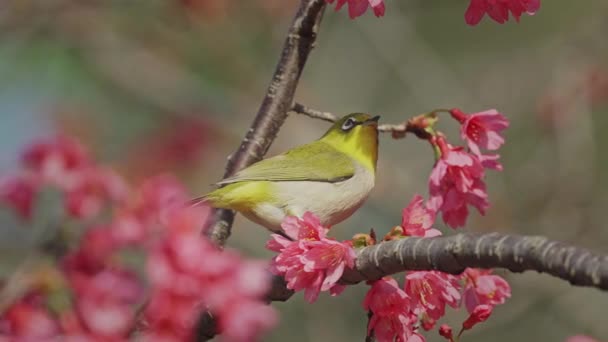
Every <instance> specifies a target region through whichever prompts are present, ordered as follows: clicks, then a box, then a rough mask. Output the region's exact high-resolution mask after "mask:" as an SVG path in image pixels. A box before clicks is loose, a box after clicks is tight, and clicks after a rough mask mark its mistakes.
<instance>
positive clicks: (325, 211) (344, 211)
mask: <svg viewBox="0 0 608 342" xmlns="http://www.w3.org/2000/svg"><path fill="white" fill-rule="evenodd" d="M374 183H375V176H374V174H373V173H372V172H371V171H369V170H367V169H366V168H365V167H363V166H360V165H357V167H356V170H355V174H354V175H353V177H351V178H349V179H347V180H344V181H342V182H336V183H329V182H312V181H310V182H309V181H297V182H295V181H294V182H277V183H276V184H275V186H276V189H277V192H276V194H277V199H278V202H280V203H283V204H284V205H285V207H284V209H285V210H286V211H287V212H288V213H290V214H293V215H302V214H303V213H304V212H306V211H310V212H312V213H313V214H315V215H316V216H318V217H319V218H320V220H321V222H322V223H323V224H325V225H330V226H331V225H334V224H336V223H339V222H341V221H343V220H345V219H346V218H348V217H349V216H351V215H352V214H353V213H354V212H355V211H356V210H357V209H358V208H359V207H361V205H362V204H363V202H364V201H365V200H366V199H367V197H368V195H369V193H370V192H371V190H372V189H373V187H374Z"/></svg>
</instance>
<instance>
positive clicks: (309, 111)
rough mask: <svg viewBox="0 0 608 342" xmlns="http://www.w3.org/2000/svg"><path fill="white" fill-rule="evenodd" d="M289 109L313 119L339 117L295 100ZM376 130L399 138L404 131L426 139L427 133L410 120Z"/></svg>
mask: <svg viewBox="0 0 608 342" xmlns="http://www.w3.org/2000/svg"><path fill="white" fill-rule="evenodd" d="M291 110H292V111H293V112H295V113H298V114H303V115H306V116H308V117H311V118H313V119H320V120H324V121H328V122H336V121H337V120H338V119H339V117H338V116H337V115H335V114H332V113H329V112H322V111H320V110H316V109H313V108H310V107H307V106H305V105H303V104H301V103H298V102H295V103H294V104H293V107H292V108H291ZM378 131H380V132H385V133H391V134H392V136H393V138H395V139H400V138H403V137H405V134H406V133H408V132H409V133H414V134H416V136H419V137H421V138H424V139H426V138H427V136H428V133H426V132H421V131H420V129H419V127H417V126H416V125H412V124H411V123H410V121H405V122H402V123H399V124H382V125H379V126H378Z"/></svg>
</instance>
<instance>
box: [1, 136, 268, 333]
mask: <svg viewBox="0 0 608 342" xmlns="http://www.w3.org/2000/svg"><path fill="white" fill-rule="evenodd" d="M22 160H23V162H22V165H23V169H22V170H21V171H20V172H19V173H17V174H16V175H14V176H12V177H9V178H6V179H5V180H4V182H3V186H2V190H3V191H2V201H3V202H4V203H5V204H6V205H7V206H9V207H11V208H12V209H13V210H14V211H15V212H16V213H17V214H18V215H19V216H21V217H22V218H24V219H28V218H29V217H31V215H32V212H33V209H34V204H35V203H36V197H37V196H36V195H37V193H38V192H39V191H41V189H42V188H43V187H45V186H47V187H53V188H55V189H57V190H59V191H60V192H61V194H62V195H63V198H64V202H65V205H64V207H65V212H64V214H65V215H64V216H65V218H66V219H65V220H64V221H65V223H61V224H59V226H60V227H58V228H57V229H58V232H57V233H58V234H56V235H58V236H76V237H77V238H76V240H77V241H76V243H74V241H65V242H66V243H67V245H68V248H67V250H66V251H64V252H61V253H59V254H53V255H49V256H46V257H44V258H40V261H39V262H38V263H36V267H35V268H33V269H31V270H28V271H29V272H28V281H27V283H26V284H25V286H22V287H24V288H25V290H24V291H18V292H16V293H15V294H14V295H12V297H13V298H11V303H12V304H11V303H9V304H10V305H9V307H8V308H7V309H6V310H5V311H4V312H2V313H0V336H1V337H2V338H4V337H6V338H11V340H24V341H25V340H44V339H52V338H55V339H56V338H59V337H61V338H62V339H66V340H86V341H89V340H91V341H124V340H127V339H128V338H130V337H133V336H142V337H144V338H145V340H149V341H185V340H189V339H191V337H192V334H193V333H194V327H195V324H196V323H197V321H196V320H197V318H198V316H199V315H200V313H201V312H203V311H210V312H211V313H212V314H213V315H214V317H216V318H217V326H218V330H219V331H221V332H223V333H224V336H225V337H226V338H227V339H228V340H233V341H250V340H253V339H255V337H256V336H258V335H259V334H261V333H262V332H264V331H265V330H267V329H269V328H270V327H272V326H273V325H274V324H275V322H276V320H277V316H276V314H275V312H274V310H273V309H272V308H271V307H269V306H267V305H265V304H264V302H263V301H262V299H263V296H264V294H265V293H266V291H267V290H268V287H269V278H268V272H267V265H266V264H265V263H261V262H258V261H247V260H244V259H243V258H242V257H240V256H239V255H238V254H237V253H235V252H233V251H230V250H225V251H222V250H220V249H219V248H217V247H215V246H214V245H213V244H212V243H211V242H210V241H208V240H207V239H206V238H204V237H203V236H202V235H201V228H202V227H204V226H205V222H206V221H207V219H208V217H209V212H210V209H209V208H207V207H205V206H199V207H189V206H185V205H184V204H185V203H187V202H188V201H189V199H190V196H189V195H188V193H187V191H186V190H185V188H184V187H183V186H182V185H181V184H180V183H179V182H178V181H177V180H176V179H175V178H173V177H171V176H168V175H161V176H156V177H152V178H149V179H147V180H145V181H144V182H143V184H142V185H141V186H140V187H138V188H137V189H136V190H134V191H132V190H130V189H129V187H128V186H127V185H126V182H125V181H124V180H123V179H122V178H121V177H120V176H118V175H117V174H116V173H114V172H113V171H111V170H110V169H108V168H105V167H102V166H98V165H96V164H95V163H94V162H93V161H92V158H91V157H90V156H89V154H88V153H87V152H86V150H85V149H84V148H83V147H82V146H81V145H80V144H78V143H77V142H76V141H73V140H70V139H67V138H65V137H59V138H55V139H51V140H48V141H43V142H39V143H36V144H34V145H33V146H32V147H30V148H29V149H28V150H27V151H26V152H25V153H24V154H23V158H22ZM23 189H26V191H24V190H23ZM104 207H106V208H107V209H108V210H107V211H105V212H104V211H103V210H102V209H103V208H104ZM74 219H77V220H76V221H77V222H80V223H81V225H79V226H83V227H86V229H78V230H76V231H74V230H70V229H69V227H71V225H70V224H68V223H72V222H74ZM84 219H87V220H84ZM49 229H52V228H49ZM53 229H54V228H53ZM51 235H52V234H51ZM70 246H74V247H70ZM133 258H135V259H137V258H141V259H142V260H145V264H146V267H145V272H144V273H145V277H142V274H138V273H137V272H136V270H135V269H134V268H133V267H132V266H128V264H129V263H128V262H126V261H127V260H129V259H133ZM38 264H39V265H38ZM140 273H141V272H140ZM145 278H147V281H146V279H145ZM12 281H14V279H7V280H5V287H4V289H3V290H4V291H9V290H10V288H11V282H12ZM22 285H23V284H22ZM138 312H139V314H138Z"/></svg>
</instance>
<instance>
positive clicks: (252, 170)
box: [217, 141, 355, 185]
mask: <svg viewBox="0 0 608 342" xmlns="http://www.w3.org/2000/svg"><path fill="white" fill-rule="evenodd" d="M354 174H355V165H354V163H353V160H352V159H351V158H349V157H348V156H347V155H346V154H344V153H341V152H339V151H338V150H336V149H335V148H333V147H332V146H330V145H328V144H326V143H323V142H319V141H316V142H314V143H311V144H308V145H303V146H300V147H296V148H294V149H292V150H290V151H288V152H286V153H284V154H281V155H278V156H276V157H272V158H268V159H264V160H261V161H259V162H257V163H255V164H253V165H251V166H249V167H248V168H245V169H243V170H241V171H239V172H238V173H237V174H236V175H234V176H232V177H229V178H226V179H224V180H222V181H220V182H218V183H217V185H226V184H231V183H238V182H245V181H275V182H280V181H316V182H329V183H335V182H340V181H343V180H346V179H348V178H351V177H352V176H353V175H354Z"/></svg>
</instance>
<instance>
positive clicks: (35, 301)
mask: <svg viewBox="0 0 608 342" xmlns="http://www.w3.org/2000/svg"><path fill="white" fill-rule="evenodd" d="M58 332H59V326H58V324H57V322H56V321H55V320H54V319H53V317H52V316H51V313H50V312H49V310H47V309H46V308H45V305H44V298H43V297H42V296H40V295H38V294H34V293H32V294H28V295H26V296H25V297H23V298H22V299H21V300H20V301H18V302H16V303H15V304H13V305H11V306H10V307H9V308H8V309H7V310H6V311H5V312H3V313H2V315H1V316H0V340H2V341H43V340H50V339H51V338H52V337H54V336H56V335H57V334H58ZM6 335H8V336H11V337H13V339H10V340H9V339H7V340H4V339H3V338H4V336H6Z"/></svg>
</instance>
